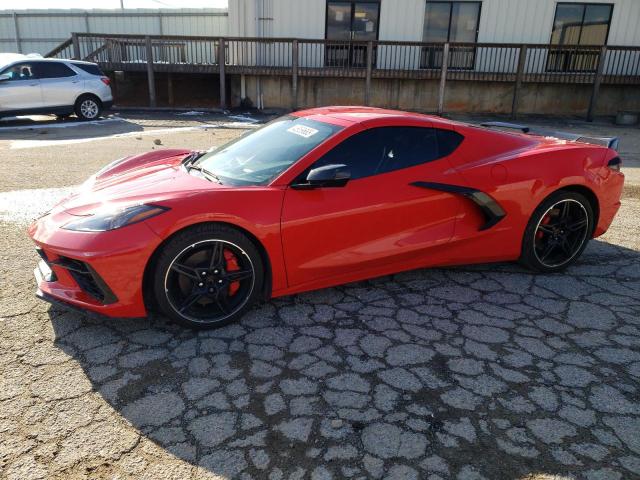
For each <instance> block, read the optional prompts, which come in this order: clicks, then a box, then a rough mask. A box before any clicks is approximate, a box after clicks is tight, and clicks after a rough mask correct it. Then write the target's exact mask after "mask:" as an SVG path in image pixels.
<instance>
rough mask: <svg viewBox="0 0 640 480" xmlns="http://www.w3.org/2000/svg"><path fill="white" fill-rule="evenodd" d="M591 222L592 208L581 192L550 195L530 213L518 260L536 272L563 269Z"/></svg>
mask: <svg viewBox="0 0 640 480" xmlns="http://www.w3.org/2000/svg"><path fill="white" fill-rule="evenodd" d="M593 221H594V215H593V209H592V207H591V204H590V203H589V201H588V200H587V199H586V198H585V197H584V195H581V194H579V193H576V192H569V191H558V192H555V193H553V194H551V195H550V196H549V197H547V198H546V199H545V200H544V201H543V202H542V203H541V204H540V205H539V206H538V208H536V210H535V211H534V212H533V215H531V219H530V220H529V224H528V225H527V228H526V230H525V234H524V238H523V241H522V255H521V257H520V261H521V262H522V263H523V264H524V265H525V266H527V267H529V268H531V269H532V270H537V271H539V272H545V273H553V272H559V271H562V270H564V269H565V268H567V267H568V266H569V265H571V264H572V263H574V262H575V261H576V260H577V259H578V258H579V257H580V255H581V254H582V252H583V251H584V249H585V248H586V246H587V243H588V242H589V239H590V238H591V233H592V232H593V227H594V225H593Z"/></svg>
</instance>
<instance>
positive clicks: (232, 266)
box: [224, 249, 240, 297]
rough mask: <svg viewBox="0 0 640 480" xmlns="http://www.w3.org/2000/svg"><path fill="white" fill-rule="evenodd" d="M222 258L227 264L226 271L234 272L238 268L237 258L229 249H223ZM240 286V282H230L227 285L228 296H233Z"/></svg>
mask: <svg viewBox="0 0 640 480" xmlns="http://www.w3.org/2000/svg"><path fill="white" fill-rule="evenodd" d="M224 260H225V263H226V264H227V267H226V268H227V272H234V271H236V270H240V265H238V259H237V257H236V256H235V254H234V253H233V252H232V251H231V250H226V249H225V251H224ZM239 288H240V282H231V284H230V285H229V296H230V297H231V296H233V295H234V294H235V293H236V292H237V291H238V289H239Z"/></svg>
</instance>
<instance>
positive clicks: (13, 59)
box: [0, 54, 113, 120]
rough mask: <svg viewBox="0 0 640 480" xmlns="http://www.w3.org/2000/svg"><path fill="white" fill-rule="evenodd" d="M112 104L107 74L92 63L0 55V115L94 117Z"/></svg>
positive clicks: (91, 118)
mask: <svg viewBox="0 0 640 480" xmlns="http://www.w3.org/2000/svg"><path fill="white" fill-rule="evenodd" d="M112 103H113V96H112V94H111V87H110V86H109V77H107V76H105V75H104V73H102V72H101V71H100V68H99V67H98V66H97V65H96V64H95V63H89V62H80V61H76V60H58V59H53V58H42V57H39V56H37V57H36V56H32V55H19V54H0V117H7V116H14V115H28V114H35V113H50V114H55V115H57V116H58V117H66V116H69V115H71V114H72V113H75V114H76V115H77V116H78V118H80V119H82V120H94V119H96V118H98V117H99V116H100V114H101V113H102V111H103V110H104V109H107V108H110V107H111V104H112Z"/></svg>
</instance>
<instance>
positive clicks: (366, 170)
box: [305, 127, 463, 180]
mask: <svg viewBox="0 0 640 480" xmlns="http://www.w3.org/2000/svg"><path fill="white" fill-rule="evenodd" d="M462 140H463V137H462V135H460V134H459V133H456V132H453V131H449V130H439V129H435V128H426V127H380V128H372V129H369V130H365V131H364V132H360V133H356V134H355V135H353V136H351V137H349V138H347V139H346V140H345V141H343V142H342V143H340V144H339V145H337V146H336V147H334V148H333V150H331V151H329V152H327V153H326V154H325V155H324V156H323V157H322V158H320V159H318V160H317V161H316V162H315V163H314V164H313V165H312V166H311V168H318V167H322V166H324V165H331V164H344V165H346V166H347V167H348V168H349V170H350V172H351V179H352V180H355V179H357V178H363V177H369V176H371V175H376V174H380V173H386V172H392V171H394V170H400V169H402V168H408V167H413V166H415V165H420V164H422V163H427V162H431V161H433V160H437V159H438V158H442V157H445V156H447V155H450V154H451V153H452V152H453V151H454V150H455V149H456V148H457V147H458V145H460V143H461V142H462ZM306 173H307V172H305V176H306Z"/></svg>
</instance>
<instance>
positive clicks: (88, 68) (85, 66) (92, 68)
mask: <svg viewBox="0 0 640 480" xmlns="http://www.w3.org/2000/svg"><path fill="white" fill-rule="evenodd" d="M73 65H74V66H76V67H78V68H79V69H81V70H84V71H85V72H87V73H90V74H91V75H100V76H104V73H102V70H100V67H98V66H97V65H93V64H91V63H74V64H73Z"/></svg>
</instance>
